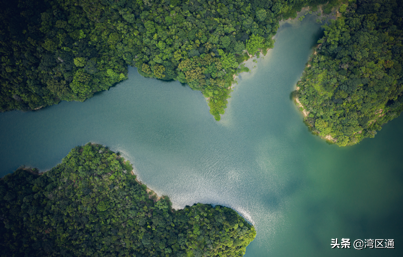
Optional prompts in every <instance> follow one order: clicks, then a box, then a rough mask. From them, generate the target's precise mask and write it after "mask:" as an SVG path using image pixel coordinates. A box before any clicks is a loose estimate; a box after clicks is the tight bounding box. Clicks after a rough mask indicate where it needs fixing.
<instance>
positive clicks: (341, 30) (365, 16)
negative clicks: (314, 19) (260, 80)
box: [292, 0, 403, 146]
mask: <svg viewBox="0 0 403 257" xmlns="http://www.w3.org/2000/svg"><path fill="white" fill-rule="evenodd" d="M339 12H340V14H342V16H340V17H338V18H337V20H335V21H332V22H331V23H330V24H327V25H325V26H324V29H325V30H324V36H323V38H322V39H320V40H319V42H318V46H317V48H316V49H315V52H314V54H313V55H312V56H311V58H310V61H309V62H308V65H307V67H306V68H305V70H304V73H303V76H302V78H301V80H300V81H299V82H298V83H297V90H296V91H294V92H293V94H292V95H293V97H295V98H296V99H297V100H299V101H300V103H301V104H302V107H300V108H301V110H304V112H305V114H306V117H305V118H304V120H305V123H306V124H307V125H308V126H309V127H310V128H311V129H312V131H313V132H314V133H315V134H317V135H319V136H320V137H322V138H325V139H327V140H329V141H330V142H331V143H335V144H337V145H339V146H347V145H353V144H356V143H358V142H360V141H361V140H362V139H364V138H368V137H370V138H372V137H374V136H375V135H376V133H377V131H379V130H381V128H382V125H384V124H385V123H387V122H388V121H390V120H392V119H394V118H396V117H398V116H399V115H400V113H401V112H402V110H403V71H402V65H403V44H402V42H403V31H402V29H403V2H402V1H399V0H357V1H349V3H348V5H347V4H343V5H342V6H341V7H340V9H339Z"/></svg>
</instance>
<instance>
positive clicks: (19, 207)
mask: <svg viewBox="0 0 403 257" xmlns="http://www.w3.org/2000/svg"><path fill="white" fill-rule="evenodd" d="M131 171H132V166H131V164H130V163H129V162H128V161H125V160H124V159H123V158H121V157H120V156H119V155H118V154H116V153H114V152H112V151H110V150H108V149H107V148H105V147H103V146H101V145H94V144H87V145H85V146H83V147H76V148H74V149H72V150H71V152H70V153H69V154H68V155H67V156H66V157H65V158H64V159H63V161H62V163H61V164H59V165H57V166H56V167H54V168H52V169H51V170H49V171H47V172H45V173H42V174H38V172H37V171H36V170H35V169H28V170H27V169H18V170H17V171H15V172H14V173H12V174H8V175H6V176H5V177H4V178H2V179H1V180H0V217H1V222H0V246H1V254H0V256H26V255H29V256H59V255H64V256H144V257H145V256H147V257H148V256H183V257H185V256H206V255H207V256H228V257H233V256H243V255H244V253H245V248H246V246H247V245H248V244H249V243H250V242H251V241H252V240H253V239H254V238H255V236H256V231H255V229H254V227H253V226H252V225H250V224H249V223H248V222H247V221H245V219H243V218H242V217H241V216H240V215H238V214H237V213H236V212H235V211H233V210H232V209H230V208H227V207H223V206H218V205H217V206H214V207H213V206H212V205H209V204H195V205H193V206H191V207H189V206H187V207H186V208H184V209H182V210H174V209H172V208H171V202H170V200H169V198H168V197H167V196H163V197H161V198H160V199H157V197H156V195H155V194H154V193H153V192H149V190H148V189H147V186H146V185H144V184H142V183H140V182H138V181H137V180H136V176H135V175H133V174H131Z"/></svg>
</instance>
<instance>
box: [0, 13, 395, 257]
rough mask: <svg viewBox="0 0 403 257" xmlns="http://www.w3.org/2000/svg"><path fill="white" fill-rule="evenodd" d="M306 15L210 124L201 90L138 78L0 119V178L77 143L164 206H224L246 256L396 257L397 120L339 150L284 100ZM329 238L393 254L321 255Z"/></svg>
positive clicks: (296, 71)
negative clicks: (109, 160)
mask: <svg viewBox="0 0 403 257" xmlns="http://www.w3.org/2000/svg"><path fill="white" fill-rule="evenodd" d="M315 19H316V17H314V16H307V18H305V19H304V20H303V21H302V22H297V21H294V22H292V23H284V24H283V25H282V26H281V27H280V29H279V31H278V33H277V35H276V44H275V47H274V49H273V50H271V51H270V52H269V53H268V55H267V56H266V57H263V58H260V59H258V61H257V63H256V64H255V63H253V62H249V63H248V66H250V67H253V66H255V65H256V68H254V69H252V70H251V72H250V73H243V74H241V75H240V78H239V84H238V85H236V86H235V88H234V91H233V92H232V94H231V95H232V98H231V99H230V103H229V105H228V108H227V110H226V114H225V115H223V117H222V120H221V121H220V122H216V121H215V120H214V118H213V117H212V116H211V115H210V114H209V110H208V106H207V104H206V101H205V99H204V97H203V96H202V94H201V93H199V92H195V91H192V90H191V89H189V87H184V86H182V85H181V84H180V83H178V82H169V83H167V82H161V81H157V80H155V79H147V78H144V77H141V76H140V75H139V74H138V73H137V71H136V69H134V68H130V69H129V80H127V81H125V82H123V83H121V84H119V85H117V86H116V87H114V88H112V89H110V90H109V91H107V92H102V93H100V94H98V95H96V96H95V97H93V98H91V99H89V100H87V101H85V102H84V103H78V102H69V103H68V102H62V103H60V104H59V105H57V106H52V107H50V108H45V109H43V110H40V111H37V112H27V113H23V112H17V111H14V112H8V113H2V114H0V124H1V127H0V145H1V149H0V163H1V167H0V169H1V176H4V175H5V174H7V173H10V172H12V171H13V170H15V169H16V168H18V167H19V166H20V165H23V164H24V165H27V166H33V167H37V168H39V169H41V170H46V169H49V168H51V167H53V166H55V165H56V164H57V163H59V162H60V161H61V158H63V157H64V156H65V155H66V154H67V153H68V152H69V151H70V149H71V148H73V147H75V146H77V145H83V144H85V143H87V142H90V141H91V142H94V143H100V144H103V145H106V146H109V147H110V148H111V150H114V151H120V152H121V153H122V155H123V156H124V157H125V158H128V159H129V160H130V161H131V162H132V163H133V164H134V166H135V169H136V173H137V174H138V177H139V178H140V179H141V180H142V181H143V182H144V183H145V184H147V185H148V186H149V187H150V188H151V189H153V190H155V191H156V192H157V193H159V194H160V195H168V196H169V197H170V199H171V200H172V202H173V204H174V207H175V208H183V207H184V206H185V205H192V204H193V203H197V202H201V203H212V204H221V205H225V206H228V207H231V208H233V209H235V210H236V211H238V212H239V213H240V214H241V215H243V216H244V217H245V218H247V219H248V220H249V221H250V222H252V223H253V224H254V225H255V227H256V230H257V237H256V239H255V241H253V242H252V243H251V244H250V246H249V247H248V248H247V252H246V256H247V257H260V256H262V257H266V256H318V257H319V256H380V255H381V256H402V250H401V247H399V242H402V239H403V238H402V235H401V231H402V228H403V224H402V220H401V217H402V216H403V209H402V207H401V203H402V200H403V173H402V168H401V167H402V166H401V160H402V159H403V152H402V151H401V146H402V145H403V132H402V130H401V127H402V126H403V119H402V118H401V117H400V118H398V119H396V120H393V121H391V122H390V123H388V124H387V125H385V126H384V128H383V130H382V131H380V132H379V133H378V135H377V136H376V137H375V138H374V139H366V140H364V141H363V142H362V143H360V144H358V145H356V146H352V147H348V148H339V147H337V146H334V145H328V144H327V143H325V142H323V141H322V140H320V139H319V138H317V137H316V136H313V135H311V134H310V132H309V131H308V129H307V128H306V126H305V125H304V124H303V123H302V116H301V115H300V113H299V112H298V110H297V109H296V107H295V106H294V104H293V102H292V101H291V100H290V98H289V94H290V92H291V91H292V90H293V89H294V86H295V83H296V82H297V81H298V79H299V77H300V75H301V73H302V71H303V69H304V66H305V63H306V61H307V60H308V56H309V55H310V54H311V51H312V47H313V45H314V44H315V43H316V41H317V39H318V38H319V37H320V33H321V29H320V26H319V25H318V24H316V23H315ZM332 238H338V239H339V241H340V240H341V238H350V239H351V243H352V242H353V241H354V240H355V239H363V240H364V239H369V238H372V239H375V238H380V239H394V240H395V242H396V246H395V248H396V249H364V250H362V251H357V250H355V249H331V246H330V243H331V239H332Z"/></svg>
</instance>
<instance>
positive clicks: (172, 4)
mask: <svg viewBox="0 0 403 257" xmlns="http://www.w3.org/2000/svg"><path fill="white" fill-rule="evenodd" d="M327 2H328V1H326V0H267V1H260V0H242V1H241V0H186V1H180V0H157V1H149V0H93V1H84V0H16V1H8V0H0V57H1V62H0V65H1V71H0V111H9V110H38V109H40V108H43V107H46V106H50V105H54V104H57V103H58V102H60V101H84V100H86V99H88V98H90V97H92V96H93V95H94V94H95V93H96V92H99V91H102V90H107V89H108V88H110V87H111V86H113V85H115V84H116V83H118V82H120V81H122V80H125V79H127V70H128V69H127V67H128V66H129V65H130V66H134V67H137V69H138V72H139V73H140V74H141V75H143V76H145V77H151V78H156V79H160V80H177V81H180V82H181V83H184V84H187V85H188V86H189V87H191V88H192V89H194V90H198V91H201V92H202V93H203V95H204V96H205V97H206V98H207V99H208V104H209V107H210V113H211V114H212V115H213V116H214V117H215V119H216V120H219V119H220V115H221V114H223V113H224V109H225V108H226V106H227V99H228V98H229V97H230V92H231V88H230V86H231V83H232V82H234V79H233V75H234V74H237V73H239V72H241V71H244V70H245V69H246V68H243V67H242V66H240V64H241V63H242V62H243V61H245V60H247V59H248V58H249V55H248V54H250V55H254V54H256V53H259V51H262V53H266V52H267V49H268V48H272V47H273V45H274V41H273V39H272V37H273V36H274V35H275V33H276V31H277V29H278V28H279V21H280V20H281V19H287V18H289V17H291V18H295V17H296V12H297V11H299V10H301V8H302V7H303V6H308V5H310V6H313V7H315V6H317V5H318V4H323V3H327ZM339 2H340V0H332V1H330V2H329V3H327V4H326V5H325V6H324V10H325V12H326V11H330V10H331V8H332V7H333V6H334V5H335V4H336V3H339Z"/></svg>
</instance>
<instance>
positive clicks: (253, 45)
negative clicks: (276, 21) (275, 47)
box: [246, 35, 264, 55]
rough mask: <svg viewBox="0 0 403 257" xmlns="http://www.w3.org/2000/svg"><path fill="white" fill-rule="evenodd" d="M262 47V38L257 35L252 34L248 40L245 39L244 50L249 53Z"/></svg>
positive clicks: (252, 53)
mask: <svg viewBox="0 0 403 257" xmlns="http://www.w3.org/2000/svg"><path fill="white" fill-rule="evenodd" d="M263 47H264V38H262V37H261V36H259V35H252V36H251V38H250V39H249V40H247V41H246V50H247V51H248V53H249V54H251V55H254V54H255V53H256V52H257V51H258V50H259V49H262V48H263Z"/></svg>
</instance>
